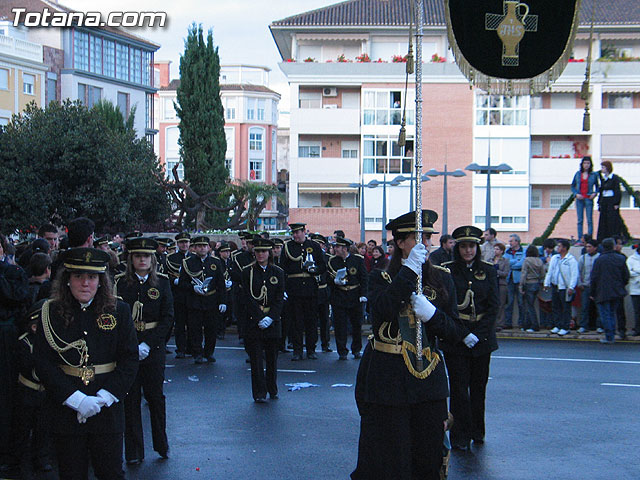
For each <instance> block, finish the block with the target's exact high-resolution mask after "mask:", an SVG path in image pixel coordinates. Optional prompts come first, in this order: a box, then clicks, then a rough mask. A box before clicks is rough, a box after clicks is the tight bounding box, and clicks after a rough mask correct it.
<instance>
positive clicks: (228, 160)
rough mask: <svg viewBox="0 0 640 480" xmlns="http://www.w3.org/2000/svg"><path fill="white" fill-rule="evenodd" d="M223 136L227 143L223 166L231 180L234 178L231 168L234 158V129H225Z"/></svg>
mask: <svg viewBox="0 0 640 480" xmlns="http://www.w3.org/2000/svg"><path fill="white" fill-rule="evenodd" d="M224 136H225V139H226V141H227V151H226V153H225V156H224V166H225V167H226V168H227V170H228V171H229V176H230V177H231V178H233V176H234V168H233V159H234V157H235V149H236V142H235V129H234V128H225V129H224Z"/></svg>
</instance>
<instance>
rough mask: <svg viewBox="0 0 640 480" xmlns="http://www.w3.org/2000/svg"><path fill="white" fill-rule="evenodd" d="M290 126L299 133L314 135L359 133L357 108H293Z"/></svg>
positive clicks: (358, 111)
mask: <svg viewBox="0 0 640 480" xmlns="http://www.w3.org/2000/svg"><path fill="white" fill-rule="evenodd" d="M291 126H292V127H293V128H295V129H296V130H297V131H298V132H299V133H304V134H315V135H360V110H359V109H357V108H335V109H329V108H295V109H292V110H291Z"/></svg>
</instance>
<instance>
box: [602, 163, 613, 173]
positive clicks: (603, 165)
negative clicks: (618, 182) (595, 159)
mask: <svg viewBox="0 0 640 480" xmlns="http://www.w3.org/2000/svg"><path fill="white" fill-rule="evenodd" d="M600 166H602V167H607V170H609V173H612V172H613V165H612V164H611V162H610V161H609V160H603V161H602V162H600Z"/></svg>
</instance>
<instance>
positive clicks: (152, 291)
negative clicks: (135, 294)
mask: <svg viewBox="0 0 640 480" xmlns="http://www.w3.org/2000/svg"><path fill="white" fill-rule="evenodd" d="M147 295H148V296H149V298H150V299H151V300H157V299H158V298H160V291H159V290H158V289H157V288H150V289H149V290H148V291H147Z"/></svg>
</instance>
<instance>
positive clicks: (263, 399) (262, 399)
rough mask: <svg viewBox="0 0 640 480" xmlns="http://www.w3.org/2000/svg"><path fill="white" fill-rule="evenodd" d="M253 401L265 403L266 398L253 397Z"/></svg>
mask: <svg viewBox="0 0 640 480" xmlns="http://www.w3.org/2000/svg"><path fill="white" fill-rule="evenodd" d="M253 401H254V402H256V403H267V399H266V398H264V397H260V398H254V399H253Z"/></svg>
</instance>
